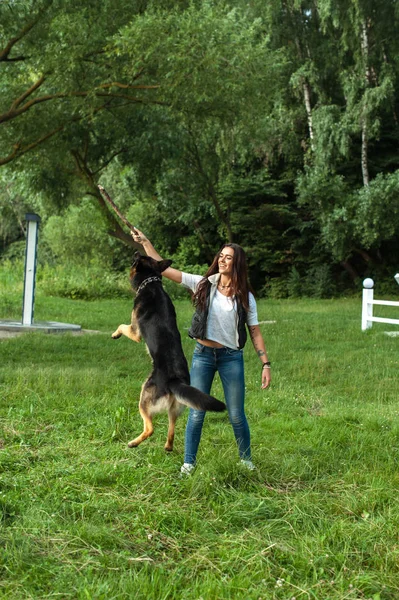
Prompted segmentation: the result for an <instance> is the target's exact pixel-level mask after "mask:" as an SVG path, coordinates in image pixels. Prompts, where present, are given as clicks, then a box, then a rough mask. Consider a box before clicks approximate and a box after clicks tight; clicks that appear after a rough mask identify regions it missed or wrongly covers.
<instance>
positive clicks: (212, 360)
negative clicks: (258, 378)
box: [184, 342, 251, 464]
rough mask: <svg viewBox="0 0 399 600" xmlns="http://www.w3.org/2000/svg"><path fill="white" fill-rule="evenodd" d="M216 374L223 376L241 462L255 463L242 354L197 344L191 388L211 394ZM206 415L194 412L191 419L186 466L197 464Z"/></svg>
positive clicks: (185, 458) (201, 411) (192, 366)
mask: <svg viewBox="0 0 399 600" xmlns="http://www.w3.org/2000/svg"><path fill="white" fill-rule="evenodd" d="M216 371H217V372H218V373H219V376H220V379H221V382H222V385H223V391H224V397H225V400H226V405H227V411H228V414H229V420H230V423H231V425H232V426H233V431H234V435H235V438H236V441H237V445H238V453H239V455H240V458H243V459H245V460H250V459H251V440H250V433H249V427H248V422H247V418H246V416H245V412H244V397H245V382H244V357H243V351H242V350H232V349H231V348H208V347H207V346H203V345H202V344H199V343H198V342H197V344H196V346H195V350H194V355H193V361H192V364H191V371H190V380H191V385H192V386H193V387H196V388H197V389H199V390H201V391H202V392H205V393H206V394H209V393H210V391H211V387H212V382H213V378H214V376H215V373H216ZM205 414H206V413H205V411H203V410H194V409H193V408H190V412H189V415H188V421H187V427H186V437H185V455H184V462H185V463H190V464H195V461H196V457H197V451H198V446H199V443H200V439H201V433H202V426H203V423H204V419H205Z"/></svg>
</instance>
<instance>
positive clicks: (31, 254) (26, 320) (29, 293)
mask: <svg viewBox="0 0 399 600" xmlns="http://www.w3.org/2000/svg"><path fill="white" fill-rule="evenodd" d="M25 219H26V221H27V224H28V225H27V231H26V251H25V277H24V296H23V303H22V324H23V325H32V323H33V311H34V307H35V283H36V255H37V237H38V229H39V223H40V217H39V215H35V214H34V213H28V214H26V215H25Z"/></svg>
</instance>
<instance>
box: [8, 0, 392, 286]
mask: <svg viewBox="0 0 399 600" xmlns="http://www.w3.org/2000/svg"><path fill="white" fill-rule="evenodd" d="M398 25H399V4H398V2H396V0H345V1H344V0H335V1H334V2H331V0H317V1H316V0H314V1H311V0H310V1H307V2H304V1H299V0H270V1H268V2H264V0H253V1H251V2H247V1H244V0H242V1H241V0H231V1H227V0H224V1H218V0H213V1H209V2H208V1H205V2H204V1H191V2H185V1H184V0H183V1H182V0H178V1H173V0H156V1H146V0H126V1H125V2H119V1H118V0H102V1H101V2H97V0H85V1H84V2H82V1H81V0H79V1H78V0H68V2H67V1H66V0H53V1H51V0H35V1H34V0H31V1H29V0H24V2H22V1H18V0H17V1H14V2H11V1H10V2H2V3H1V4H0V40H1V41H0V91H1V93H0V124H1V126H0V136H1V137H0V140H1V145H0V167H1V168H0V217H1V224H0V252H1V259H2V262H3V266H4V268H7V265H8V268H12V269H13V270H14V272H15V269H16V268H18V267H17V266H16V265H18V264H20V261H21V256H22V254H23V249H24V214H25V213H26V212H28V211H34V212H37V213H38V214H39V215H40V216H41V218H42V224H41V233H40V261H41V275H40V276H41V278H42V283H43V285H44V286H47V287H48V289H49V291H52V293H56V294H61V295H67V296H68V295H69V296H72V297H87V298H90V297H94V296H97V297H98V296H101V295H114V294H118V293H125V292H124V290H125V288H126V282H125V277H126V275H125V273H126V266H127V265H128V264H129V260H130V257H131V254H132V247H133V246H134V244H133V242H132V240H131V239H130V236H129V235H127V233H126V231H124V229H123V228H122V227H121V225H120V224H119V223H118V221H117V219H116V218H115V215H114V214H113V213H111V212H110V210H109V209H108V207H107V206H106V205H105V204H104V201H103V200H102V198H101V196H100V195H99V192H98V189H97V183H99V182H101V183H102V184H103V185H104V186H105V187H106V188H107V189H108V190H109V192H110V193H111V194H112V196H113V197H114V199H115V201H116V202H117V204H118V205H119V206H120V208H121V209H122V210H123V211H124V212H125V213H126V215H127V216H128V218H129V220H130V221H131V222H133V223H135V224H137V226H138V227H139V228H141V229H143V230H144V231H145V233H146V234H147V235H148V236H149V237H150V238H151V239H152V240H153V242H154V244H155V245H156V246H157V247H158V248H159V250H160V252H161V253H163V254H164V255H165V256H170V257H173V258H174V264H175V265H176V266H178V267H180V268H184V269H196V270H200V269H203V268H204V265H206V264H207V263H208V262H209V260H210V259H211V257H212V256H213V255H214V253H215V250H217V248H218V247H219V246H220V244H221V243H222V242H223V241H224V240H226V239H227V240H231V241H237V242H238V243H240V244H241V245H242V246H243V247H244V248H245V249H246V251H247V253H248V257H249V262H250V267H251V279H252V283H253V286H254V287H255V289H256V291H257V292H258V294H263V295H270V296H274V297H287V296H291V297H295V296H301V295H308V296H315V297H329V296H332V295H336V294H339V293H342V292H345V293H347V292H348V291H350V290H354V289H356V288H357V289H358V288H359V282H360V280H361V278H363V277H364V276H366V275H367V276H372V277H375V279H376V280H377V281H378V282H379V289H380V290H381V291H383V292H386V293H395V291H397V289H396V284H395V282H394V280H393V275H394V273H396V272H397V271H398V270H399V269H398V267H399V264H398V262H399V261H398V256H399V144H398V142H399V122H398V119H399V93H398V91H399V80H398V78H399V36H398V35H397V31H398ZM10 261H11V262H10ZM18 261H19V263H18ZM11 264H12V265H13V266H12V267H10V265H11Z"/></svg>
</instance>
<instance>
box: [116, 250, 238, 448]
mask: <svg viewBox="0 0 399 600" xmlns="http://www.w3.org/2000/svg"><path fill="white" fill-rule="evenodd" d="M171 264H172V261H171V260H161V261H156V260H154V259H153V258H150V257H149V256H142V255H141V254H140V253H139V252H136V254H135V255H134V262H133V264H132V267H131V270H130V282H131V285H132V288H133V290H134V291H135V292H136V298H135V301H134V305H133V312H132V319H131V324H130V325H119V327H118V329H117V330H116V331H115V332H114V333H113V334H112V337H113V338H114V339H118V338H120V337H121V336H122V335H126V336H127V337H128V338H130V339H131V340H133V341H134V342H140V340H141V338H143V339H144V341H145V343H146V344H147V349H148V352H149V354H150V356H151V358H152V363H153V370H152V373H151V375H150V376H149V377H148V379H147V380H146V381H145V382H144V384H143V386H142V388H141V394H140V402H139V411H140V414H141V416H142V418H143V421H144V431H143V433H142V434H141V435H139V436H138V437H137V438H135V439H134V440H132V441H131V442H129V443H128V446H129V448H134V447H136V446H138V445H139V444H141V442H143V441H144V440H146V439H147V438H148V437H150V435H152V434H153V432H154V427H153V422H152V415H153V414H155V413H158V412H162V411H168V415H169V428H168V437H167V440H166V444H165V450H167V451H168V452H171V451H172V450H173V440H174V435H175V423H176V420H177V418H178V416H179V415H180V414H181V413H182V412H183V410H184V407H185V406H189V407H191V408H195V409H197V410H211V411H216V412H221V411H223V410H225V409H226V405H225V404H223V402H220V401H219V400H217V399H216V398H213V396H209V395H208V394H204V393H203V392H201V391H200V390H197V389H196V388H194V387H192V386H191V385H190V375H189V370H188V366H187V361H186V358H185V356H184V353H183V348H182V345H181V339H180V333H179V330H178V328H177V323H176V312H175V308H174V306H173V304H172V301H171V299H170V298H169V296H168V294H167V293H166V292H165V290H164V289H163V287H162V276H161V273H162V272H163V271H164V270H165V269H167V268H168V267H169V266H170V265H171Z"/></svg>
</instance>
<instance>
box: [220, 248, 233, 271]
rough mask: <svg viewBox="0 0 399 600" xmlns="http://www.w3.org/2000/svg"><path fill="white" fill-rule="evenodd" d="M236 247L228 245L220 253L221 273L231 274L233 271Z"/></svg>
mask: <svg viewBox="0 0 399 600" xmlns="http://www.w3.org/2000/svg"><path fill="white" fill-rule="evenodd" d="M233 261H234V249H233V248H229V246H226V247H225V248H223V249H222V250H221V251H220V253H219V258H218V266H219V273H220V274H221V275H231V274H232V272H233Z"/></svg>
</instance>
